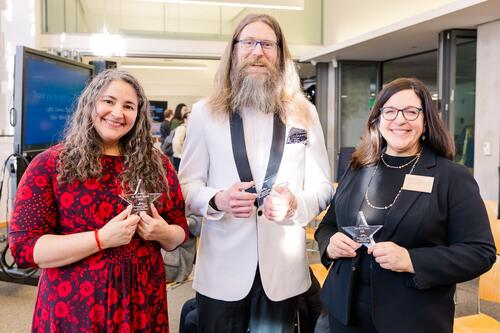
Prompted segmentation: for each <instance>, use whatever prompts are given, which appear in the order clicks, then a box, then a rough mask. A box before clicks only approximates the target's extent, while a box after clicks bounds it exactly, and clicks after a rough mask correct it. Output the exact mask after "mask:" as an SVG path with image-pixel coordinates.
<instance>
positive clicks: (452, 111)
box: [438, 30, 477, 171]
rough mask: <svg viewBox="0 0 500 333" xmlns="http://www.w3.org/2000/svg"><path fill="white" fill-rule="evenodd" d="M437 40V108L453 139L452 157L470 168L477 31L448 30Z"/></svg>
mask: <svg viewBox="0 0 500 333" xmlns="http://www.w3.org/2000/svg"><path fill="white" fill-rule="evenodd" d="M439 42H440V45H439V46H440V52H439V73H438V77H439V96H440V111H441V114H442V116H443V119H444V120H445V123H446V124H447V125H448V127H449V130H450V133H451V134H452V136H453V139H454V141H455V147H456V156H455V161H456V162H458V163H460V164H463V165H465V166H467V167H468V168H469V169H470V170H471V171H473V170H474V117H475V103H476V45H477V33H476V30H447V31H443V32H441V33H440V35H439Z"/></svg>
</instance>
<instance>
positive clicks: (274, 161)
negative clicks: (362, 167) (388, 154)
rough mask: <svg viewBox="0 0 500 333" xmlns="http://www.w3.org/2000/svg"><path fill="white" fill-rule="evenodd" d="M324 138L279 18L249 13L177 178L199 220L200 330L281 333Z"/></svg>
mask: <svg viewBox="0 0 500 333" xmlns="http://www.w3.org/2000/svg"><path fill="white" fill-rule="evenodd" d="M329 174H330V170H329V164H328V158H327V154H326V149H325V144H324V139H323V133H322V130H321V126H320V123H319V119H318V116H317V113H316V110H315V109H314V106H312V105H311V104H310V103H309V102H308V101H307V99H306V98H305V97H304V95H303V93H302V91H301V88H300V81H299V78H298V75H297V72H296V70H295V67H294V64H293V61H292V58H291V55H290V52H289V51H288V47H287V44H286V42H285V39H284V36H283V33H282V32H281V28H280V26H279V24H278V22H277V21H276V20H275V19H274V18H272V17H270V16H268V15H249V16H247V17H245V18H244V19H243V20H242V21H241V22H240V24H239V25H238V26H237V27H236V29H235V31H234V33H233V37H232V39H231V41H230V43H229V44H228V46H227V48H226V51H225V53H224V55H223V57H222V59H221V62H220V65H219V69H218V71H217V74H216V78H215V85H214V92H213V93H212V95H211V96H209V97H208V98H207V99H205V100H202V101H200V102H198V103H197V104H195V105H194V106H193V110H192V114H191V120H190V124H189V126H188V132H187V136H186V143H185V146H184V155H183V158H182V161H181V165H180V174H179V178H180V180H181V186H182V188H183V193H184V196H185V198H186V203H187V205H188V209H189V210H190V211H192V212H194V213H195V214H199V215H202V216H203V217H204V222H203V225H202V230H201V241H200V245H199V251H198V257H197V261H196V267H195V280H194V283H193V287H194V289H195V290H196V292H197V293H196V299H197V306H198V311H199V327H200V329H201V332H216V333H220V332H247V329H250V332H252V333H255V332H266V333H267V332H273V333H274V332H292V331H293V329H294V327H293V326H294V318H295V314H296V311H297V306H298V295H300V294H301V293H303V292H305V291H306V290H307V289H308V288H309V286H310V284H311V280H310V277H309V271H308V262H307V257H306V249H305V231H304V226H305V225H306V224H307V223H308V221H310V220H311V219H312V218H314V217H315V216H316V215H317V214H318V213H319V212H320V211H321V210H323V209H324V208H325V207H326V206H327V205H328V203H329V202H330V200H331V198H332V188H331V183H330V179H329Z"/></svg>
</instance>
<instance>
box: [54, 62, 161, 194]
mask: <svg viewBox="0 0 500 333" xmlns="http://www.w3.org/2000/svg"><path fill="white" fill-rule="evenodd" d="M113 81H123V82H126V83H128V84H130V85H131V86H132V88H133V89H134V90H135V92H136V93H137V101H138V107H137V109H138V112H137V118H136V121H135V124H134V126H133V127H132V129H131V130H130V131H129V132H128V133H127V134H126V135H124V136H123V137H122V138H120V141H119V149H120V154H121V155H122V156H123V157H124V170H123V172H122V173H121V174H120V175H119V178H120V180H121V186H122V189H123V191H124V192H131V191H133V190H134V189H135V187H136V186H137V183H138V181H139V180H140V179H142V187H143V189H144V190H145V191H148V192H168V180H167V175H166V172H165V169H164V167H163V161H162V157H161V152H160V151H159V150H158V149H156V148H155V147H154V146H153V137H152V135H151V113H150V112H149V102H148V99H147V97H146V94H145V93H144V90H143V89H142V87H141V85H140V84H139V82H138V81H137V79H135V78H134V77H133V76H132V75H130V74H129V73H128V72H125V71H121V70H116V69H110V70H106V71H103V72H101V73H100V74H99V75H97V76H96V77H95V78H94V79H93V80H92V81H91V82H90V83H89V84H88V85H87V87H86V88H85V90H84V91H83V92H82V94H81V95H80V97H79V99H78V106H77V108H76V112H75V113H74V114H73V115H72V117H71V119H70V121H69V122H68V125H67V127H66V130H65V136H64V139H63V142H62V146H61V151H60V156H59V163H58V166H57V168H58V173H59V175H58V178H57V180H58V181H59V182H68V183H71V182H73V181H75V180H79V181H85V180H87V179H89V178H99V177H101V176H102V165H101V157H102V155H103V145H102V141H101V138H100V136H99V134H98V133H97V131H96V130H95V128H94V119H95V118H96V116H97V115H96V103H97V101H98V100H99V98H100V96H101V95H102V93H103V92H104V90H105V89H106V88H107V87H108V86H109V84H110V83H111V82H113Z"/></svg>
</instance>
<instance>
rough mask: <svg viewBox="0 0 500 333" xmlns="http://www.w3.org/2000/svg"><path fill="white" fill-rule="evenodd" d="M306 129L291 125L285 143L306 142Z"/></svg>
mask: <svg viewBox="0 0 500 333" xmlns="http://www.w3.org/2000/svg"><path fill="white" fill-rule="evenodd" d="M308 142H309V141H308V139H307V131H306V130H305V129H302V128H296V127H292V128H290V132H289V133H288V137H287V138H286V144H294V143H303V144H304V145H307V144H308Z"/></svg>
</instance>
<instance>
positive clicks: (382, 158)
mask: <svg viewBox="0 0 500 333" xmlns="http://www.w3.org/2000/svg"><path fill="white" fill-rule="evenodd" d="M419 156H420V153H419V154H417V155H416V156H415V157H414V158H412V159H411V160H410V161H409V162H406V163H405V164H403V165H390V164H388V163H387V162H386V161H385V160H384V154H382V155H380V159H381V160H382V163H384V165H385V166H386V167H388V168H391V169H403V168H404V167H407V166H408V165H410V164H412V163H413V162H415V160H416V159H417V158H418V157H419Z"/></svg>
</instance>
